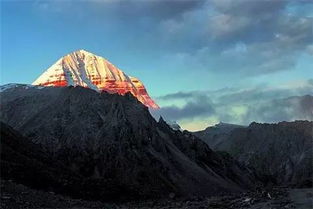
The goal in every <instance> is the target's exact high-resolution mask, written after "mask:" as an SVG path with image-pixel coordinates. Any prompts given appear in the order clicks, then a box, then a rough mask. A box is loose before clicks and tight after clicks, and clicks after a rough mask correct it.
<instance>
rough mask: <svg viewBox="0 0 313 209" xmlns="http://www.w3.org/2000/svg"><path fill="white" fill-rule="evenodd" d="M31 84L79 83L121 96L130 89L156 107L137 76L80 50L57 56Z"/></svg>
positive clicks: (60, 84) (139, 97)
mask: <svg viewBox="0 0 313 209" xmlns="http://www.w3.org/2000/svg"><path fill="white" fill-rule="evenodd" d="M32 84H33V85H39V86H83V87H86V88H91V89H94V90H97V91H107V92H109V93H118V94H121V95H124V94H126V93H127V92H131V93H132V94H133V95H134V96H135V97H136V98H137V99H138V100H139V101H140V102H142V103H143V104H144V105H146V106H148V107H151V108H159V106H158V105H157V104H156V103H155V102H154V101H153V100H152V99H151V98H150V96H149V95H148V92H147V90H146V89H145V87H144V85H143V84H142V82H141V81H140V80H139V79H137V78H135V77H130V76H128V75H126V74H125V73H124V72H123V71H121V70H120V69H118V68H117V67H115V66H114V65H113V64H112V63H110V62H109V61H108V60H106V59H105V58H103V57H100V56H97V55H95V54H92V53H91V52H88V51H86V50H83V49H80V50H77V51H74V52H72V53H70V54H68V55H65V56H64V57H62V58H60V59H59V60H58V61H57V62H56V63H55V64H53V65H52V66H51V67H50V68H48V69H47V70H46V71H45V72H44V73H43V74H42V75H41V76H39V77H38V78H37V79H36V80H35V81H34V82H33V83H32Z"/></svg>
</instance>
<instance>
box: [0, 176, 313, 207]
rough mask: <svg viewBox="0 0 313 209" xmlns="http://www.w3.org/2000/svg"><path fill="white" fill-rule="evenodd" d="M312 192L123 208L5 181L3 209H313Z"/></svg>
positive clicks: (256, 194)
mask: <svg viewBox="0 0 313 209" xmlns="http://www.w3.org/2000/svg"><path fill="white" fill-rule="evenodd" d="M312 198H313V193H312V189H293V190H288V189H287V188H274V189H272V190H271V191H270V192H265V191H260V192H254V193H243V194H239V195H230V196H222V197H210V198H205V197H203V198H189V199H175V198H173V199H167V200H147V201H134V202H128V203H123V204H114V203H103V202H99V201H85V200H81V199H72V198H69V197H65V196H62V195H58V194H54V193H53V192H44V191H39V190H34V189H30V188H28V187H26V186H24V185H21V184H16V183H14V182H12V181H4V180H1V204H0V206H1V209H19V208H23V209H24V208H25V209H26V208H27V209H35V208H36V209H37V208H38V209H39V208H40V209H45V208H64V209H65V208H66V209H89V208H90V209H92V208H97V209H98V208H99V209H127V208H130V209H137V208H138V209H148V208H152V209H178V208H182V209H214V208H219V209H228V208H229V209H241V208H242V209H248V208H249V209H282V208H299V209H311V208H312Z"/></svg>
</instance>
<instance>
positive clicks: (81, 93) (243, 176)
mask: <svg viewBox="0 0 313 209" xmlns="http://www.w3.org/2000/svg"><path fill="white" fill-rule="evenodd" d="M1 98H2V100H1V107H2V108H1V112H0V114H1V120H3V121H4V122H5V123H7V124H9V125H10V126H12V127H13V128H15V129H16V130H17V131H19V132H21V133H22V134H23V135H24V136H26V137H28V138H29V139H31V140H32V142H33V143H35V144H40V145H41V146H42V148H43V150H44V152H45V153H49V155H50V156H52V157H53V159H54V160H55V161H58V162H62V164H64V166H66V167H67V168H69V170H70V172H73V173H75V174H76V175H77V176H81V178H82V179H84V184H86V185H87V184H88V187H90V188H93V190H92V191H88V192H89V193H87V194H85V195H86V196H88V195H89V196H93V197H96V198H102V199H103V198H104V199H105V198H106V197H110V199H113V198H148V197H162V196H168V194H170V193H174V194H176V195H178V196H180V195H182V196H193V195H213V194H217V193H219V192H236V191H242V190H243V189H247V188H251V187H253V185H254V183H253V182H255V179H254V176H253V175H251V173H250V171H249V170H247V169H245V168H244V167H242V166H241V165H240V164H239V163H237V162H236V161H235V160H233V159H232V158H230V157H229V156H224V155H220V154H217V153H215V152H213V151H212V150H211V149H210V148H209V147H208V146H207V145H206V144H205V143H203V142H202V141H201V140H199V139H198V138H197V137H195V136H194V135H192V134H191V133H189V132H186V131H184V132H183V133H182V132H180V131H174V130H172V129H171V128H170V127H169V126H168V125H167V124H166V123H165V121H164V120H163V119H162V118H161V119H160V121H159V122H157V121H155V120H154V119H153V117H152V116H151V115H150V113H149V111H148V108H147V107H145V106H144V105H143V104H141V103H140V102H139V101H138V100H136V99H135V98H134V97H133V96H132V95H131V94H130V93H129V94H126V95H125V96H120V95H117V94H108V93H104V92H102V93H98V92H96V91H93V90H91V89H86V88H82V87H60V88H55V87H46V88H36V87H27V88H26V87H25V86H16V87H14V88H9V89H6V90H5V91H3V92H2V93H1ZM130 194H131V195H130ZM130 196H131V197H130Z"/></svg>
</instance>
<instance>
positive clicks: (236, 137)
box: [195, 103, 313, 186]
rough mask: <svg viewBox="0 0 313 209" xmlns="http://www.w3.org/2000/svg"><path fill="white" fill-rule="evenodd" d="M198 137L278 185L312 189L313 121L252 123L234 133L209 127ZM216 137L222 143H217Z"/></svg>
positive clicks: (233, 131)
mask: <svg viewBox="0 0 313 209" xmlns="http://www.w3.org/2000/svg"><path fill="white" fill-rule="evenodd" d="M312 104H313V103H312ZM195 135H197V136H199V137H200V138H202V139H203V140H204V141H205V142H206V143H207V144H213V145H214V146H212V148H213V149H214V150H220V151H227V152H229V153H230V154H231V155H232V156H233V157H234V158H235V159H237V160H238V161H240V162H242V163H243V164H245V165H246V166H248V167H251V168H254V169H255V170H256V172H257V173H258V174H259V175H260V176H264V177H266V176H267V177H269V178H272V179H273V181H274V182H276V183H277V184H281V185H294V186H312V178H313V166H312V165H313V140H312V139H313V122H310V121H295V122H280V123H277V124H266V123H264V124H260V123H251V124H250V125H249V126H248V127H242V128H235V129H233V130H232V131H230V132H229V131H225V132H223V131H222V132H220V133H217V134H216V132H215V131H214V128H213V130H212V129H211V128H208V129H206V130H204V131H202V132H200V133H199V132H198V133H195ZM216 138H217V139H220V141H219V143H217V144H214V143H215V141H216Z"/></svg>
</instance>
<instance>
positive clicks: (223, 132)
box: [193, 122, 244, 151]
mask: <svg viewBox="0 0 313 209" xmlns="http://www.w3.org/2000/svg"><path fill="white" fill-rule="evenodd" d="M243 127H244V126H241V125H235V124H229V123H222V122H220V123H218V124H216V125H214V126H209V127H207V128H206V129H205V130H202V131H196V132H193V133H194V134H195V135H196V136H197V137H199V138H201V139H202V140H203V141H204V142H205V143H207V144H208V145H209V147H210V148H212V149H213V150H221V151H223V150H228V147H227V146H228V144H229V143H228V142H227V141H228V140H229V135H230V134H231V132H232V131H233V130H234V129H236V128H243Z"/></svg>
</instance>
